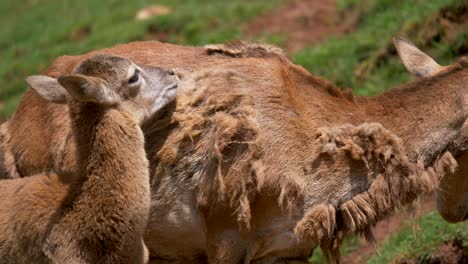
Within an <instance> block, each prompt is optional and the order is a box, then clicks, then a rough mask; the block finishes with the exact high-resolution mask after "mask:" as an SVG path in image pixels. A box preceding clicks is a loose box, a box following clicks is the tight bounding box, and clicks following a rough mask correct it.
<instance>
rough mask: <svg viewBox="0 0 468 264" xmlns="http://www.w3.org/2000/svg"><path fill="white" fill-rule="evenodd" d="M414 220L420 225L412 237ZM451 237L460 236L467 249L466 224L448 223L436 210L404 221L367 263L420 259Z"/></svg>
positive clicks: (467, 224)
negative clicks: (401, 226)
mask: <svg viewBox="0 0 468 264" xmlns="http://www.w3.org/2000/svg"><path fill="white" fill-rule="evenodd" d="M414 221H417V222H418V224H419V228H420V231H419V232H417V233H416V236H415V235H414V232H413V225H414ZM455 238H458V239H461V240H462V241H463V242H464V247H465V250H467V249H468V223H467V222H464V223H458V224H449V223H447V222H445V221H444V220H443V219H442V218H441V217H440V216H439V214H438V213H436V212H432V213H430V214H428V215H425V216H422V217H420V218H419V219H416V220H411V221H408V222H406V223H405V224H404V225H403V228H402V229H401V230H400V231H399V232H398V233H396V234H394V235H392V237H391V238H390V239H389V240H388V241H385V242H384V243H383V245H382V246H381V247H380V252H381V254H380V255H377V254H374V256H372V257H371V258H370V259H369V260H368V262H367V263H369V264H380V263H382V264H387V263H390V262H391V261H392V260H394V259H396V258H415V257H423V258H424V257H425V256H429V255H431V253H433V251H434V248H436V247H437V246H439V245H442V244H443V243H444V242H447V241H450V240H453V239H455Z"/></svg>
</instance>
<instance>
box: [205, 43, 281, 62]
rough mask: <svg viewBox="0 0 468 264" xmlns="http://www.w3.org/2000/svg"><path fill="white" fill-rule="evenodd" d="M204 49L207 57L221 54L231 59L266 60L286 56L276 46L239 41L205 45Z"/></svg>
mask: <svg viewBox="0 0 468 264" xmlns="http://www.w3.org/2000/svg"><path fill="white" fill-rule="evenodd" d="M205 49H206V52H207V53H208V54H209V55H212V54H223V55H225V56H229V57H233V58H268V57H272V56H281V57H285V56H286V54H285V53H284V51H283V50H282V49H281V48H279V47H277V46H273V45H269V44H257V43H251V42H247V41H241V40H235V41H230V42H227V43H225V44H212V45H206V46H205Z"/></svg>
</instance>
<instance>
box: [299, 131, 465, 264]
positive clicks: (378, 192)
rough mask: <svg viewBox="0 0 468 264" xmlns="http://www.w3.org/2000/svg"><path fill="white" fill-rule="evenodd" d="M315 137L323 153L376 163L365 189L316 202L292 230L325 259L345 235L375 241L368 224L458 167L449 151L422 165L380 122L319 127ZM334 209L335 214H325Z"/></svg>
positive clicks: (336, 250)
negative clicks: (336, 202)
mask: <svg viewBox="0 0 468 264" xmlns="http://www.w3.org/2000/svg"><path fill="white" fill-rule="evenodd" d="M316 139H317V142H319V144H320V145H321V146H322V147H321V152H322V153H326V154H328V155H330V156H335V155H336V154H337V153H338V152H345V153H347V154H348V156H349V157H350V158H351V159H354V160H360V161H363V162H364V163H365V164H366V166H367V168H375V167H378V168H379V171H380V173H379V174H378V175H377V177H376V178H375V179H374V180H373V181H372V183H371V185H370V187H369V189H368V190H367V191H365V192H362V193H359V194H357V195H356V196H354V197H353V198H352V199H350V200H348V201H346V202H344V203H343V204H341V205H340V206H339V208H333V209H331V208H330V207H331V206H324V205H319V206H316V207H314V208H312V209H310V211H308V212H307V213H306V215H305V217H304V218H303V219H302V220H301V221H300V222H299V223H298V225H297V226H296V229H295V230H296V233H297V234H299V233H300V234H301V236H302V237H306V238H309V239H313V240H314V241H316V242H317V243H320V244H321V247H322V249H323V250H324V252H325V254H326V255H327V258H328V259H329V260H330V262H336V261H338V259H339V255H340V253H339V246H340V243H341V241H342V240H343V238H344V237H345V236H346V235H351V234H361V235H363V236H364V237H366V239H367V240H369V241H371V242H372V241H374V239H373V235H372V232H371V227H372V226H373V225H375V224H376V223H377V222H378V221H379V220H381V219H383V218H384V217H386V216H388V215H389V214H391V213H393V212H394V211H395V210H397V209H400V208H401V207H402V205H404V204H407V203H409V202H411V201H413V200H414V199H416V198H417V197H418V196H419V195H421V194H422V193H426V192H430V191H434V190H435V188H436V187H437V185H438V182H439V180H440V179H441V178H442V177H443V175H445V174H447V173H454V172H455V170H456V167H457V163H456V161H455V159H454V158H453V156H452V155H451V154H450V153H449V152H445V153H444V154H443V155H442V156H441V157H439V158H438V159H437V160H436V161H435V162H434V164H433V165H432V166H430V167H424V165H423V162H422V161H421V160H418V161H411V160H410V159H409V158H408V155H407V153H406V151H405V148H404V146H403V144H402V141H401V140H400V138H398V137H397V136H396V135H395V134H393V133H392V132H390V131H389V130H387V129H385V128H384V127H383V126H382V125H381V124H379V123H363V124H361V125H358V126H353V125H344V126H340V127H331V128H330V127H326V128H320V129H319V130H318V132H317V135H316ZM335 210H336V219H335V218H332V217H331V216H329V213H330V212H335ZM317 219H319V220H318V221H317ZM332 219H333V220H335V221H336V223H335V225H334V227H335V229H334V230H333V235H329V234H330V230H329V227H330V225H329V224H328V223H329V222H331V220H332ZM314 221H317V222H314Z"/></svg>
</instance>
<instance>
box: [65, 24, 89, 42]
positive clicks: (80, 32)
mask: <svg viewBox="0 0 468 264" xmlns="http://www.w3.org/2000/svg"><path fill="white" fill-rule="evenodd" d="M91 32H92V28H91V26H90V25H84V26H80V27H78V28H76V29H75V30H73V31H72V32H71V33H70V40H71V41H73V42H79V41H82V40H84V39H85V38H87V37H88V36H89V35H91Z"/></svg>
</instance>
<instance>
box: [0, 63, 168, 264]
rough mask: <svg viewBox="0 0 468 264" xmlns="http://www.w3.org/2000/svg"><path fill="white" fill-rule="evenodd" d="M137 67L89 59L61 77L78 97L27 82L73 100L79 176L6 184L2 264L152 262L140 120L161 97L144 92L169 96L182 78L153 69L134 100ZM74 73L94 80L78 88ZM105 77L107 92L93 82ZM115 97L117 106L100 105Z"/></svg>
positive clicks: (1, 201) (1, 187)
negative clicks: (131, 81)
mask: <svg viewBox="0 0 468 264" xmlns="http://www.w3.org/2000/svg"><path fill="white" fill-rule="evenodd" d="M109 62H110V63H111V64H108V63H109ZM132 65H133V63H132V62H131V61H129V60H128V59H125V58H121V57H116V56H109V55H99V56H95V57H93V58H91V59H88V60H86V61H84V62H83V63H82V64H80V66H79V67H78V68H77V70H75V71H74V75H73V74H72V75H65V76H60V77H59V78H58V82H60V84H62V85H65V86H64V87H66V89H67V91H73V89H76V91H77V93H75V95H73V96H69V95H65V94H63V95H62V94H61V93H65V89H64V88H63V87H61V86H60V85H59V83H58V82H57V80H55V81H54V80H53V79H50V78H49V79H47V77H45V76H34V77H30V78H28V79H27V80H28V82H29V83H31V84H32V85H33V87H34V89H36V90H38V91H40V93H41V94H43V95H44V96H45V97H47V98H48V99H50V98H66V97H68V101H69V103H68V104H69V111H70V119H71V124H72V133H73V135H74V136H73V137H74V140H75V145H76V146H77V149H76V155H77V159H78V161H77V167H76V168H77V171H76V172H74V173H73V174H66V173H61V174H55V173H52V174H41V175H35V176H33V177H29V178H23V179H13V180H3V181H1V182H0V196H1V198H0V232H1V235H0V256H1V258H0V263H31V262H34V263H145V262H147V261H148V257H149V256H148V251H147V248H146V246H145V245H144V242H143V239H142V235H143V231H144V228H145V226H146V222H147V219H148V215H149V209H150V187H149V171H148V160H147V158H146V153H145V150H144V137H143V133H142V131H141V128H140V127H139V123H140V122H141V121H142V119H143V117H144V116H145V113H146V112H147V111H150V112H152V111H153V110H151V109H153V105H154V103H153V101H154V100H155V99H157V97H155V96H154V95H153V96H152V97H151V98H148V99H151V100H150V101H151V103H149V104H145V103H144V102H145V100H146V99H145V98H144V96H145V94H147V93H151V94H154V92H157V91H159V96H162V95H164V94H165V92H162V91H164V89H165V86H166V85H167V84H177V78H176V77H175V76H174V75H173V74H172V73H171V74H169V73H168V72H167V71H163V70H160V69H157V71H161V72H163V73H161V74H159V75H161V77H155V76H154V74H153V73H150V72H147V71H146V73H147V76H153V77H152V78H155V80H152V81H151V80H149V79H146V83H141V85H140V89H139V90H140V91H139V94H138V95H137V94H135V95H134V96H132V97H127V96H128V95H127V94H126V93H125V90H126V89H127V88H126V87H130V85H126V83H127V80H128V78H129V77H128V76H127V70H128V69H131V68H132V67H133V66H132ZM86 66H89V67H90V69H89V70H83V69H84V67H86ZM81 74H88V75H81ZM75 76H81V77H79V78H82V79H81V81H85V80H86V81H87V82H88V83H86V84H85V83H83V84H79V87H78V86H76V85H78V84H74V83H71V82H74V81H75V79H74V78H75ZM98 78H99V79H100V78H102V79H100V80H102V81H105V83H106V85H105V87H99V86H95V84H93V83H89V81H93V80H97V79H98ZM142 78H143V77H142ZM157 78H159V79H157ZM46 79H47V82H43V81H42V80H46ZM36 85H37V86H36ZM52 86H54V87H52ZM67 87H71V88H67ZM131 87H132V89H133V87H134V86H131ZM54 89H55V90H54ZM42 91H47V92H45V93H43V92H42ZM70 94H73V93H72V92H70ZM109 100H116V101H114V102H118V103H116V104H114V105H112V106H109V105H108V104H107V103H106V104H101V103H96V102H98V101H99V102H104V101H105V102H110V101H109ZM135 104H136V105H138V107H135ZM148 109H150V110H148ZM129 153H131V155H129Z"/></svg>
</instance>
